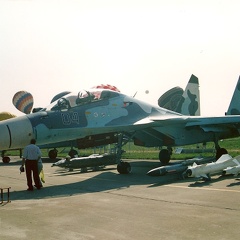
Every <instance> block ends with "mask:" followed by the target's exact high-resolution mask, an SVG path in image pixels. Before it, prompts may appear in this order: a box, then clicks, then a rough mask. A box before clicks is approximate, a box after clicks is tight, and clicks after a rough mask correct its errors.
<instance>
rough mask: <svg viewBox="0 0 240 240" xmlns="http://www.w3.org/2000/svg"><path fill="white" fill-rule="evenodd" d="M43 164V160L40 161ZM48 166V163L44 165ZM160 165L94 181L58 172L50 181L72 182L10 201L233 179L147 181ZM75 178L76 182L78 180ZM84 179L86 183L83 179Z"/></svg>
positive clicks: (141, 165)
mask: <svg viewBox="0 0 240 240" xmlns="http://www.w3.org/2000/svg"><path fill="white" fill-rule="evenodd" d="M44 161H46V160H44ZM20 163H21V161H20V160H19V161H16V162H14V163H9V164H12V165H19V164H20ZM48 163H49V162H48ZM159 165H160V163H159V162H156V161H155V162H151V161H133V162H131V166H132V173H131V174H127V175H122V174H118V173H115V172H112V170H113V169H116V166H114V167H112V166H108V168H107V169H103V170H101V171H100V172H99V174H97V175H96V176H94V177H89V178H88V175H87V174H88V173H80V172H79V170H76V171H72V172H69V171H68V170H66V169H62V168H58V169H56V171H55V172H54V173H53V175H52V176H51V178H53V177H54V176H57V177H63V178H64V177H68V176H76V178H75V180H76V182H73V183H66V184H61V185H53V184H52V185H51V184H49V183H47V184H46V185H45V186H44V187H43V188H42V189H41V190H37V189H34V191H33V192H28V191H26V190H23V191H13V192H11V200H31V199H47V198H59V197H69V196H74V195H79V194H88V193H95V192H109V191H113V190H114V191H117V190H120V189H123V188H129V187H131V186H136V185H142V186H144V185H145V186H146V188H153V187H160V186H162V185H169V184H173V183H176V182H177V183H179V182H189V183H190V184H189V185H188V186H189V187H204V186H209V185H212V184H213V183H215V182H218V181H222V180H223V179H224V178H226V177H227V178H231V179H234V177H233V176H224V177H222V176H220V177H218V178H212V180H211V181H207V182H206V181H199V180H197V181H196V179H194V178H187V179H181V174H172V175H165V176H159V177H150V176H147V175H146V173H147V172H148V171H149V170H150V169H153V168H155V167H158V166H159ZM78 176H80V177H79V179H78ZM85 178H86V179H85ZM236 185H240V181H239V182H237V183H232V184H229V185H228V186H227V187H233V186H236Z"/></svg>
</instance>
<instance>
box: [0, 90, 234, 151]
mask: <svg viewBox="0 0 240 240" xmlns="http://www.w3.org/2000/svg"><path fill="white" fill-rule="evenodd" d="M155 118H157V121H156V120H154V119H155ZM189 119H190V118H189V117H188V116H182V115H181V114H178V113H175V112H172V111H170V110H166V109H163V108H161V107H158V106H152V105H150V104H148V103H145V102H142V101H140V100H138V99H135V98H132V97H129V96H127V95H124V94H122V93H119V92H115V91H111V90H105V89H91V90H90V91H81V92H79V93H76V94H74V93H70V94H68V95H66V96H64V97H62V98H60V99H58V100H56V101H55V102H53V103H51V104H50V105H49V106H48V107H46V108H44V109H42V110H40V111H38V112H35V113H31V114H27V115H25V116H20V117H16V118H13V119H9V120H5V121H2V122H0V134H1V135H0V150H8V149H18V148H23V147H25V146H26V145H27V144H28V143H29V142H30V140H31V139H32V138H35V139H36V140H37V144H38V145H39V146H40V147H41V146H44V147H47V146H48V145H49V146H56V147H57V146H63V145H64V144H65V143H66V145H68V144H69V143H70V142H71V141H75V142H76V141H78V144H79V145H80V144H81V139H84V138H86V137H88V138H89V139H91V138H92V137H93V138H94V137H96V136H103V137H105V138H106V139H107V138H109V137H110V136H111V137H112V136H113V134H118V133H124V134H126V136H128V137H131V138H132V139H133V140H134V142H135V144H138V145H142V146H147V147H153V146H179V145H187V144H193V143H201V142H208V141H214V138H215V137H216V134H214V133H213V131H204V130H203V129H202V128H200V127H191V129H189V128H188V127H186V124H187V123H188V122H189V121H190V120H189ZM192 119H193V120H191V121H195V120H194V118H192ZM233 136H238V132H236V133H234V132H233V131H232V130H230V131H229V130H228V129H227V128H226V132H224V131H222V132H221V133H220V134H219V136H218V137H219V138H225V137H233ZM96 139H97V138H96ZM106 142H107V141H106ZM100 143H101V144H102V143H104V141H102V142H101V141H99V144H100ZM94 144H96V145H97V144H98V141H96V142H94ZM68 146H69V145H68ZM78 147H80V146H78Z"/></svg>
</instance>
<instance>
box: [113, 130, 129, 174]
mask: <svg viewBox="0 0 240 240" xmlns="http://www.w3.org/2000/svg"><path fill="white" fill-rule="evenodd" d="M126 143H127V141H126V142H124V143H123V134H119V135H118V143H117V146H116V149H117V157H116V158H117V170H118V172H119V173H120V174H129V173H130V172H131V170H132V169H131V165H130V164H129V163H128V162H124V161H122V160H121V157H122V153H123V151H122V146H123V145H125V144H126Z"/></svg>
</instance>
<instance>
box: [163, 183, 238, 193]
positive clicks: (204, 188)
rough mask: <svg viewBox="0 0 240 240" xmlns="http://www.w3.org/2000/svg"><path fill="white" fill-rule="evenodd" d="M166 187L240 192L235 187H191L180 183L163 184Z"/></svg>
mask: <svg viewBox="0 0 240 240" xmlns="http://www.w3.org/2000/svg"><path fill="white" fill-rule="evenodd" d="M163 186H165V187H172V188H183V189H198V190H207V191H219V192H236V193H240V190H233V189H220V188H206V187H189V186H179V185H173V184H172V185H163Z"/></svg>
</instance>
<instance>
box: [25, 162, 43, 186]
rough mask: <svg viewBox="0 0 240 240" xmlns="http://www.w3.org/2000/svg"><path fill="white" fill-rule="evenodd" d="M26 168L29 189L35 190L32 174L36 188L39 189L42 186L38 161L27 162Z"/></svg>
mask: <svg viewBox="0 0 240 240" xmlns="http://www.w3.org/2000/svg"><path fill="white" fill-rule="evenodd" d="M25 168H26V177H27V185H28V188H30V189H33V184H32V173H33V179H34V183H35V185H36V187H37V188H39V187H40V185H39V184H40V178H39V175H38V161H36V160H26V163H25Z"/></svg>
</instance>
